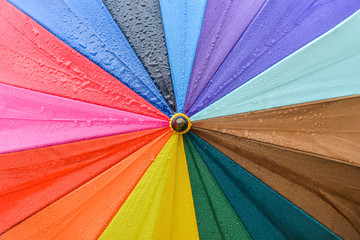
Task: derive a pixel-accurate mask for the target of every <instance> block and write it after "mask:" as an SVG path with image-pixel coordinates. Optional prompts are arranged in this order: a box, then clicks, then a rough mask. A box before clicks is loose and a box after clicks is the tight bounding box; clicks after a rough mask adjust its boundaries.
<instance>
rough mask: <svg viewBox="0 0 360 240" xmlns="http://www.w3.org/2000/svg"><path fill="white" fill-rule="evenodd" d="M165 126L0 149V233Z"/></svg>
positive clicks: (133, 150)
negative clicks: (41, 145) (3, 151)
mask: <svg viewBox="0 0 360 240" xmlns="http://www.w3.org/2000/svg"><path fill="white" fill-rule="evenodd" d="M168 130H169V129H168V128H165V129H164V128H163V129H154V130H145V131H138V132H134V133H126V134H121V135H115V136H110V137H104V138H97V139H92V140H86V141H80V142H74V143H68V144H63V145H55V146H51V147H46V148H38V149H32V150H27V151H20V152H13V153H8V154H2V155H0V169H1V172H2V174H0V182H1V183H2V184H1V194H0V219H1V222H0V223H1V224H0V233H4V232H5V231H6V230H8V229H9V228H11V227H13V226H14V225H16V224H18V223H19V222H21V221H22V220H24V219H26V218H28V217H29V216H31V215H33V214H35V213H36V212H38V211H40V210H41V209H43V208H44V207H46V206H48V205H49V204H51V203H53V202H54V201H56V200H58V199H60V198H61V197H63V196H65V195H66V194H68V193H69V192H71V191H73V190H74V189H76V188H78V187H80V186H81V185H83V184H84V183H86V182H87V181H89V180H90V179H92V178H94V177H96V176H97V175H98V174H100V173H102V172H104V171H105V170H107V169H108V168H110V167H111V166H113V165H114V164H116V163H118V162H120V161H121V160H123V159H124V158H125V157H127V156H129V155H130V154H132V153H133V152H135V151H136V150H138V149H140V148H141V147H143V146H145V145H146V144H148V143H149V142H151V141H152V140H154V139H155V138H157V137H159V136H160V135H162V134H164V133H165V132H167V131H168ZM29 203H31V204H29Z"/></svg>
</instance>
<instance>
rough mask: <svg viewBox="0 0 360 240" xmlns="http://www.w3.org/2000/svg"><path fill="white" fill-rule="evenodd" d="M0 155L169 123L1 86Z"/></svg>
mask: <svg viewBox="0 0 360 240" xmlns="http://www.w3.org/2000/svg"><path fill="white" fill-rule="evenodd" d="M0 109H1V112H2V115H1V117H0V125H1V127H2V128H3V130H2V131H1V132H0V152H1V153H4V152H12V151H19V150H27V149H33V148H39V147H44V146H49V145H54V144H61V143H67V142H73V141H79V140H84V139H89V138H94V137H102V136H107V135H115V134H120V133H125V132H133V131H139V130H145V129H150V128H159V127H166V126H168V122H166V121H163V120H159V119H156V118H150V117H147V116H144V115H139V114H134V113H131V112H125V111H121V110H117V109H113V108H106V107H102V106H99V105H94V104H88V103H85V102H80V101H75V100H71V99H67V98H62V97H57V96H53V95H48V94H43V93H40V92H35V91H31V90H27V89H23V88H18V87H13V86H10V85H5V84H1V83H0Z"/></svg>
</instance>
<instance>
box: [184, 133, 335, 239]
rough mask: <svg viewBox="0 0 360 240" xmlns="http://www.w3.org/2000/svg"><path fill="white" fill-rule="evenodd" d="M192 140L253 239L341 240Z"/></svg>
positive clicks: (205, 145)
mask: <svg viewBox="0 0 360 240" xmlns="http://www.w3.org/2000/svg"><path fill="white" fill-rule="evenodd" d="M188 136H189V139H190V141H191V142H192V143H193V144H194V146H195V148H196V150H197V151H198V152H199V154H200V156H201V158H202V159H203V160H204V162H205V163H206V165H207V167H208V168H209V169H210V171H211V173H212V174H213V176H214V177H215V179H216V181H217V182H218V184H219V186H220V187H221V189H222V191H223V192H224V193H225V196H226V197H227V199H228V200H229V202H230V203H231V205H232V206H233V208H234V209H235V211H236V213H237V214H238V216H239V218H240V220H241V222H242V223H243V224H244V226H245V227H246V229H247V231H248V232H249V233H250V235H251V237H252V238H253V239H269V240H272V239H274V240H279V239H284V240H285V239H304V240H305V239H319V240H320V239H323V240H330V239H340V238H339V237H338V236H336V235H335V234H334V233H332V232H330V231H329V230H328V229H327V228H325V227H324V226H323V225H321V224H320V223H319V222H318V221H316V220H315V219H314V218H312V217H311V216H309V215H308V214H306V213H305V212H304V211H302V210H301V209H299V208H298V207H296V206H295V205H294V204H292V203H291V202H289V201H288V200H286V199H285V198H283V197H282V196H281V195H279V194H278V193H276V192H275V191H274V190H272V189H271V188H269V187H268V186H267V185H265V184H264V183H263V182H261V181H260V180H259V179H257V178H256V177H254V176H253V175H251V174H250V173H249V172H247V171H246V170H245V169H243V168H242V167H241V166H240V165H238V164H236V163H235V162H234V161H232V160H231V159H230V158H228V157H227V156H226V155H224V154H223V153H221V152H220V151H218V150H217V149H216V148H214V147H213V146H211V145H210V144H208V143H207V142H205V141H204V140H202V139H201V138H200V137H198V136H196V135H195V134H193V133H189V134H188Z"/></svg>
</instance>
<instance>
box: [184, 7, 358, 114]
mask: <svg viewBox="0 0 360 240" xmlns="http://www.w3.org/2000/svg"><path fill="white" fill-rule="evenodd" d="M353 94H360V10H359V11H357V12H356V13H354V14H353V15H352V16H350V17H349V18H348V19H346V20H345V21H343V22H342V23H341V24H339V25H337V26H336V27H335V28H333V29H332V30H330V31H329V32H327V33H326V34H324V35H322V36H321V37H319V38H318V39H316V40H314V41H313V42H311V43H309V44H308V45H306V46H305V47H303V48H301V49H300V50H298V51H297V52H295V53H293V54H292V55H290V56H289V57H287V58H285V59H284V60H282V61H281V62H279V63H278V64H275V65H274V66H273V67H271V68H269V69H268V70H267V71H265V72H263V73H262V74H260V75H258V76H257V77H255V78H253V79H252V80H250V81H249V82H247V83H245V84H244V85H242V86H240V87H239V88H237V89H236V90H234V91H233V92H231V93H229V94H228V95H226V96H225V97H223V98H221V99H220V100H218V101H217V102H215V103H213V104H212V105H210V106H209V107H207V108H205V109H203V110H202V111H200V112H199V113H197V114H195V115H194V116H192V117H191V120H192V121H196V120H200V119H207V118H213V117H219V116H225V115H232V114H237V113H243V112H250V111H256V110H261V109H267V108H274V107H280V106H286V105H293V104H299V103H304V102H312V101H317V100H322V99H329V98H335V97H341V96H347V95H353Z"/></svg>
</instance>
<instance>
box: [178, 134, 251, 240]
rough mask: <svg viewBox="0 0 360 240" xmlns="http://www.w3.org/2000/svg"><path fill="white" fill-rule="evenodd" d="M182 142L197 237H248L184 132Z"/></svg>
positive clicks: (208, 238) (209, 238)
mask: <svg viewBox="0 0 360 240" xmlns="http://www.w3.org/2000/svg"><path fill="white" fill-rule="evenodd" d="M184 145H185V152H186V160H187V163H188V168H189V174H190V182H191V188H192V192H193V199H194V203H195V213H196V219H197V222H198V229H199V235H200V239H206V240H211V239H251V237H250V235H249V233H248V232H247V231H246V229H245V227H244V225H243V224H242V223H241V221H240V219H239V217H238V216H237V214H236V212H235V210H234V209H233V208H232V206H231V205H230V203H229V202H228V200H227V198H226V197H225V195H224V193H223V192H222V190H221V189H220V187H219V185H218V184H217V182H216V180H215V179H214V177H213V176H212V174H211V172H210V170H209V169H208V168H207V166H206V164H205V162H204V161H203V160H202V158H201V156H200V154H199V153H198V152H197V150H196V149H195V147H194V145H193V144H192V143H191V142H190V140H189V138H188V137H187V136H186V135H185V136H184Z"/></svg>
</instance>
